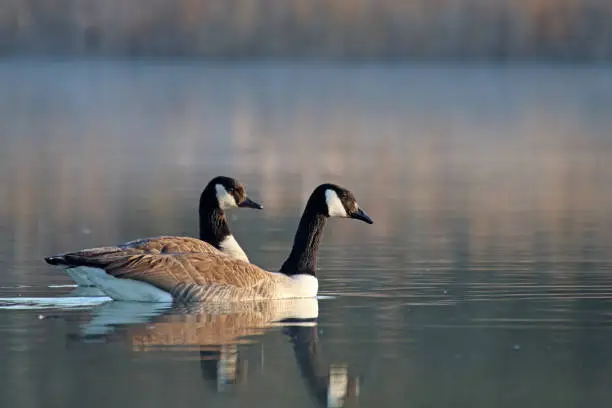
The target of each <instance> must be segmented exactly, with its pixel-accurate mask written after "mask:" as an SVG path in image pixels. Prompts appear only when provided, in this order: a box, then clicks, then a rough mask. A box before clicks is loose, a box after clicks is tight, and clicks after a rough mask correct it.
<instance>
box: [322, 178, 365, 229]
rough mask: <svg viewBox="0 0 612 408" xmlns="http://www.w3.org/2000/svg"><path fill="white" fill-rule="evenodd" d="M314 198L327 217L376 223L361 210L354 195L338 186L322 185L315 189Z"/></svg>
mask: <svg viewBox="0 0 612 408" xmlns="http://www.w3.org/2000/svg"><path fill="white" fill-rule="evenodd" d="M313 198H316V199H317V200H318V201H319V203H320V207H321V211H322V212H323V214H325V215H326V216H327V217H341V218H353V219H355V220H359V221H363V222H366V223H368V224H373V223H374V221H372V219H371V218H370V217H369V216H368V214H366V213H365V211H363V209H361V208H359V205H358V204H357V200H356V199H355V196H354V195H353V193H351V192H350V191H349V190H347V189H345V188H343V187H340V186H338V185H336V184H331V183H326V184H321V185H320V186H319V187H317V188H316V189H315V191H314V193H313Z"/></svg>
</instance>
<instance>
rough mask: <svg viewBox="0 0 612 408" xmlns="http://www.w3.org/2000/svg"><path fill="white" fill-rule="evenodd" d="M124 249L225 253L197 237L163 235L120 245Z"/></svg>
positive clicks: (156, 251) (147, 251) (151, 251)
mask: <svg viewBox="0 0 612 408" xmlns="http://www.w3.org/2000/svg"><path fill="white" fill-rule="evenodd" d="M120 247H121V248H123V249H126V250H128V249H131V250H136V251H140V252H143V253H149V254H164V253H179V252H202V253H214V254H223V253H222V252H221V251H219V250H217V248H215V247H214V246H212V245H210V244H209V243H207V242H204V241H202V240H200V239H197V238H191V237H177V236H168V235H162V236H159V237H152V238H143V239H138V240H134V241H130V242H126V243H125V244H123V245H120Z"/></svg>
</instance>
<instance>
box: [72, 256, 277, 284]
mask: <svg viewBox="0 0 612 408" xmlns="http://www.w3.org/2000/svg"><path fill="white" fill-rule="evenodd" d="M67 257H69V258H70V260H71V261H72V262H73V263H75V264H81V265H86V266H93V267H98V268H102V269H104V270H105V271H106V273H108V274H109V275H111V276H114V277H115V278H121V279H133V280H137V281H141V282H146V283H149V284H151V285H154V286H156V287H158V288H160V289H162V290H165V291H168V292H170V291H172V289H173V288H175V287H176V286H177V285H179V284H182V285H200V286H210V285H222V286H232V287H235V288H252V287H254V286H257V285H258V284H260V283H261V282H263V281H265V280H267V279H269V272H266V271H264V270H263V269H261V268H259V267H257V266H255V265H252V264H250V263H247V262H244V261H240V260H235V259H231V258H229V257H227V256H225V255H217V254H206V253H177V254H174V253H173V254H137V255H133V254H126V255H124V256H120V255H117V254H111V255H110V256H103V257H96V256H93V257H87V259H76V258H75V257H73V256H72V255H67Z"/></svg>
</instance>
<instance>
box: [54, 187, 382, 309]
mask: <svg viewBox="0 0 612 408" xmlns="http://www.w3.org/2000/svg"><path fill="white" fill-rule="evenodd" d="M330 216H337V217H343V218H354V219H358V220H361V221H364V222H367V223H369V224H371V223H372V220H371V219H370V218H369V217H368V215H367V214H366V213H365V212H364V211H363V210H361V209H359V207H358V205H357V203H356V201H355V199H354V197H353V195H352V193H350V192H349V191H348V190H346V189H343V188H342V187H339V186H336V185H333V184H322V185H320V186H318V187H317V188H316V189H315V190H314V191H313V193H312V194H311V196H310V198H309V200H308V202H307V204H306V208H305V209H304V213H303V214H302V218H301V220H300V223H299V226H298V230H297V232H296V234H295V238H294V243H293V248H292V250H291V253H290V255H289V257H288V258H287V260H286V261H285V262H284V263H283V265H282V267H281V272H268V271H266V270H263V269H261V268H259V267H258V266H256V265H253V264H250V263H248V262H246V261H243V260H240V259H235V258H232V257H230V256H228V255H226V254H223V253H221V252H220V251H218V250H217V249H216V248H215V247H213V246H212V245H210V244H207V243H205V242H201V243H197V245H191V244H192V241H191V240H185V241H175V240H174V237H170V239H165V238H164V237H161V238H156V239H153V240H147V239H145V240H138V241H132V242H129V243H126V244H124V245H121V246H116V247H103V248H93V249H89V250H83V251H79V252H74V253H69V254H64V255H61V256H58V257H55V258H54V257H52V258H47V262H49V263H53V262H57V263H59V264H63V265H66V266H75V267H85V268H91V269H92V271H91V276H90V279H91V280H92V281H93V283H94V284H95V285H96V286H98V288H100V289H101V290H102V291H104V292H105V293H107V294H108V295H109V296H110V297H112V298H113V299H117V300H141V301H167V300H168V299H172V300H174V301H181V302H183V301H184V302H193V301H199V302H201V301H244V300H262V299H286V298H300V297H314V296H316V294H317V291H318V280H317V278H316V277H315V275H316V261H317V252H318V248H319V243H320V240H321V237H322V232H323V228H324V226H325V220H326V218H328V217H330ZM174 244H176V245H174ZM173 245H174V246H173ZM143 248H144V249H145V250H143ZM193 248H195V249H197V250H195V251H194V250H192V249H193ZM97 271H100V272H101V273H98V272H97Z"/></svg>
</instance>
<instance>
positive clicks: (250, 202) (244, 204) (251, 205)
mask: <svg viewBox="0 0 612 408" xmlns="http://www.w3.org/2000/svg"><path fill="white" fill-rule="evenodd" d="M238 207H244V208H255V209H257V210H261V209H263V206H262V205H261V204H259V203H256V202H255V201H253V200H251V199H250V198H249V197H247V198H245V199H244V201H243V202H241V203H240V204H239V205H238Z"/></svg>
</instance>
